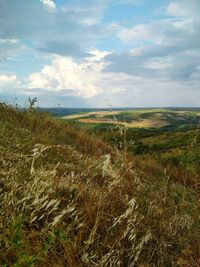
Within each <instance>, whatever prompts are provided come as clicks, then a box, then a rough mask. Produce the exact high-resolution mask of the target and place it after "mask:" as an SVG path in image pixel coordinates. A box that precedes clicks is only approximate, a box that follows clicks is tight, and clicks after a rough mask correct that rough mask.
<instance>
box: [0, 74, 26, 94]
mask: <svg viewBox="0 0 200 267" xmlns="http://www.w3.org/2000/svg"><path fill="white" fill-rule="evenodd" d="M20 87H21V83H20V81H19V80H18V79H17V76H16V75H15V74H8V75H7V74H0V92H1V93H3V94H7V93H10V94H15V93H16V90H17V89H19V90H20Z"/></svg>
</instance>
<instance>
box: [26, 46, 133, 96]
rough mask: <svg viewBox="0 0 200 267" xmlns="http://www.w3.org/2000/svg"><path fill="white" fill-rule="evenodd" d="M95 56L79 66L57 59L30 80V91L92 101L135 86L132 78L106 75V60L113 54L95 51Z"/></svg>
mask: <svg viewBox="0 0 200 267" xmlns="http://www.w3.org/2000/svg"><path fill="white" fill-rule="evenodd" d="M90 54H91V56H89V57H86V58H84V59H83V60H82V61H81V62H77V61H75V60H74V59H72V58H71V57H62V56H54V58H53V59H52V61H51V64H49V65H45V66H44V67H43V68H42V70H41V71H40V72H37V73H32V74H31V75H30V76H29V77H28V88H29V90H36V89H43V90H46V91H47V92H57V93H60V94H66V95H67V94H69V95H70V94H72V95H77V96H80V97H83V98H91V97H93V96H95V95H98V94H102V93H104V94H107V93H111V92H112V93H113V94H115V93H119V92H124V91H125V90H126V88H127V85H128V86H129V83H131V82H133V77H131V76H129V75H128V74H124V73H118V75H116V74H115V73H112V72H109V73H107V72H104V68H105V66H106V64H107V63H105V61H104V58H105V56H107V55H108V54H110V53H109V52H100V51H99V50H94V51H91V52H90Z"/></svg>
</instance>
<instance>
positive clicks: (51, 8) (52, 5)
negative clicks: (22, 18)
mask: <svg viewBox="0 0 200 267" xmlns="http://www.w3.org/2000/svg"><path fill="white" fill-rule="evenodd" d="M40 2H42V3H43V5H44V6H45V7H46V8H47V9H48V10H49V11H53V12H54V11H55V10H56V5H55V3H54V2H53V1H52V0H40Z"/></svg>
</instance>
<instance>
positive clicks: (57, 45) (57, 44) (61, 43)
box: [39, 40, 86, 58]
mask: <svg viewBox="0 0 200 267" xmlns="http://www.w3.org/2000/svg"><path fill="white" fill-rule="evenodd" d="M39 51H42V52H46V53H52V54H58V55H62V56H72V57H77V58H81V57H85V56H86V52H83V50H82V48H81V47H80V45H78V44H76V43H72V42H70V41H68V40H54V41H49V42H47V43H46V44H45V45H44V46H43V47H41V48H39Z"/></svg>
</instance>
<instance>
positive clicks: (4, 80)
mask: <svg viewBox="0 0 200 267" xmlns="http://www.w3.org/2000/svg"><path fill="white" fill-rule="evenodd" d="M9 83H17V77H16V75H5V74H0V84H1V85H2V84H9Z"/></svg>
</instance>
